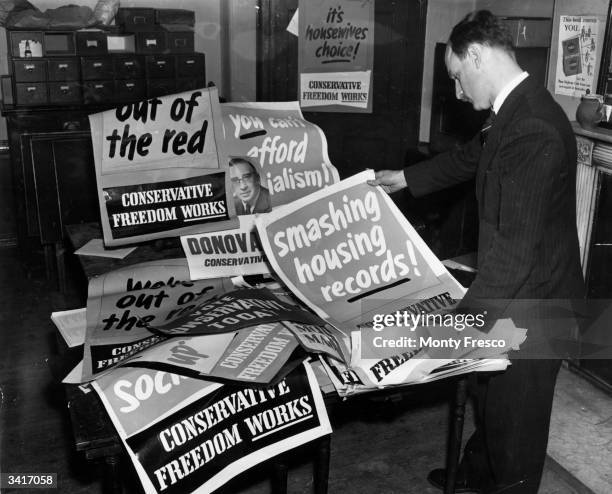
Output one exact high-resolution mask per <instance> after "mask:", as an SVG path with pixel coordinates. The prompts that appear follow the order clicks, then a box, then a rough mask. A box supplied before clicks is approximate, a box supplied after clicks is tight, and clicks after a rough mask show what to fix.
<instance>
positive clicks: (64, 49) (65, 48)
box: [44, 32, 75, 57]
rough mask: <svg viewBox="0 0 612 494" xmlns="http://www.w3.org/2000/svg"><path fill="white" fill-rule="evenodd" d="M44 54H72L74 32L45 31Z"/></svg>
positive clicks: (73, 50) (73, 49) (73, 52)
mask: <svg viewBox="0 0 612 494" xmlns="http://www.w3.org/2000/svg"><path fill="white" fill-rule="evenodd" d="M44 39H45V56H60V57H61V56H64V57H65V56H66V55H74V54H75V48H74V33H72V32H70V33H62V32H45V33H44Z"/></svg>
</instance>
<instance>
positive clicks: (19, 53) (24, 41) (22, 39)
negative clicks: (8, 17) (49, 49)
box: [9, 31, 43, 58]
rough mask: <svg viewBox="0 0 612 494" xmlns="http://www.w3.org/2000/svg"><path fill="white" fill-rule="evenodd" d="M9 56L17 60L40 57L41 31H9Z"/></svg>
mask: <svg viewBox="0 0 612 494" xmlns="http://www.w3.org/2000/svg"><path fill="white" fill-rule="evenodd" d="M9 34H10V37H11V54H12V55H13V57H17V58H24V57H25V58H29V57H42V56H43V52H42V46H43V44H42V43H43V33H42V32H41V31H10V32H9Z"/></svg>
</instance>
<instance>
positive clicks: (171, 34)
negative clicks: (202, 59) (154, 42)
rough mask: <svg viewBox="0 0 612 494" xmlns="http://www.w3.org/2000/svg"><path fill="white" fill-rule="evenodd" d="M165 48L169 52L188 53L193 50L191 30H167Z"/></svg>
mask: <svg viewBox="0 0 612 494" xmlns="http://www.w3.org/2000/svg"><path fill="white" fill-rule="evenodd" d="M166 48H167V49H168V51H169V52H170V53H190V52H192V51H193V50H194V34H193V31H168V32H167V33H166Z"/></svg>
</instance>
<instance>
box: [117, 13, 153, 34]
mask: <svg viewBox="0 0 612 494" xmlns="http://www.w3.org/2000/svg"><path fill="white" fill-rule="evenodd" d="M115 22H116V23H117V24H118V25H121V26H124V27H125V31H127V32H129V31H133V30H139V29H140V30H141V29H151V28H152V27H153V25H154V24H155V9H149V8H145V7H128V8H123V7H120V8H119V9H118V10H117V15H116V17H115Z"/></svg>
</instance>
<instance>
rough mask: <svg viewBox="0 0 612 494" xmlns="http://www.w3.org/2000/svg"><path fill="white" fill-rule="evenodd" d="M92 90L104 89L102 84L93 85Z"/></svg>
mask: <svg viewBox="0 0 612 494" xmlns="http://www.w3.org/2000/svg"><path fill="white" fill-rule="evenodd" d="M94 88H95V89H103V88H104V84H94Z"/></svg>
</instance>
